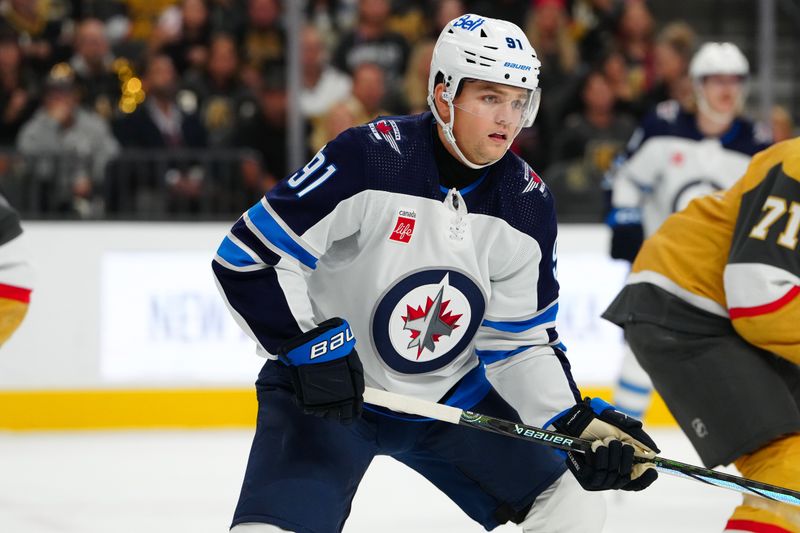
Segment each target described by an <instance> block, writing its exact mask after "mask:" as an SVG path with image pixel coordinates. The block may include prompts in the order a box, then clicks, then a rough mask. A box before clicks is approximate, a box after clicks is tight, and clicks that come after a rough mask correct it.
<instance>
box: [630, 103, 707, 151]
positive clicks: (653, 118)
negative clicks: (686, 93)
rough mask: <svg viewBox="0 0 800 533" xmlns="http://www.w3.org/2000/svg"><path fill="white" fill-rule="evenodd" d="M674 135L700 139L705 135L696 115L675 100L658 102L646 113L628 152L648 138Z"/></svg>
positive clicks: (634, 149)
mask: <svg viewBox="0 0 800 533" xmlns="http://www.w3.org/2000/svg"><path fill="white" fill-rule="evenodd" d="M662 136H672V137H683V138H685V139H696V140H700V139H702V138H703V135H702V134H701V133H700V131H699V130H698V129H697V124H696V122H695V120H694V115H693V114H691V113H689V112H687V111H686V110H684V109H683V108H682V107H681V106H680V104H679V103H678V102H676V101H675V100H667V101H666V102H661V103H660V104H658V105H657V106H656V107H655V109H653V111H651V112H650V113H648V114H647V115H645V117H644V118H643V119H642V121H641V123H640V124H639V127H638V128H637V129H636V131H635V132H634V134H633V136H632V137H631V140H630V141H629V142H628V147H627V151H628V154H632V153H633V152H635V151H636V150H638V149H639V148H640V147H641V146H642V145H643V144H644V143H645V141H647V140H648V139H651V138H653V137H662Z"/></svg>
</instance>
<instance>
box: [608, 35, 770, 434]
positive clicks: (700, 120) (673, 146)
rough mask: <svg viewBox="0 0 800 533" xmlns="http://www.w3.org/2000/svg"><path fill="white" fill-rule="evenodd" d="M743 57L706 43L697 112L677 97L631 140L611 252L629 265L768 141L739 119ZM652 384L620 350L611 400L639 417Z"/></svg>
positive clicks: (619, 181)
mask: <svg viewBox="0 0 800 533" xmlns="http://www.w3.org/2000/svg"><path fill="white" fill-rule="evenodd" d="M748 73H749V67H748V62H747V59H746V58H745V57H744V55H743V54H742V52H741V51H740V50H739V49H738V48H737V47H736V45H734V44H732V43H706V44H704V45H703V46H702V47H701V48H700V49H699V50H698V51H697V53H696V54H695V55H694V57H693V58H692V61H691V63H690V64H689V75H690V77H691V79H692V84H693V86H694V93H695V100H696V107H697V110H696V112H691V111H689V110H687V109H683V108H682V107H681V106H680V104H679V103H678V102H677V101H675V100H669V101H666V102H662V103H661V104H659V105H658V106H657V107H656V109H655V110H654V112H653V113H652V114H651V115H650V116H648V117H646V118H645V119H644V121H643V122H642V124H641V126H640V127H639V129H638V130H637V131H636V133H634V135H633V138H632V139H631V141H630V143H629V146H628V151H629V152H631V155H630V156H629V157H628V159H627V160H626V161H625V162H624V163H622V164H621V166H620V167H619V168H618V170H617V171H616V173H615V175H614V178H613V191H612V197H611V206H612V210H611V212H610V214H609V216H608V223H609V225H610V226H611V227H612V230H613V240H612V250H611V255H612V257H614V258H617V259H626V260H628V261H633V259H634V257H636V253H637V252H638V251H639V247H640V246H641V243H642V239H643V237H644V236H649V235H652V234H653V233H654V232H655V231H656V230H657V229H658V227H659V226H660V225H661V224H662V223H663V222H664V220H665V219H666V218H667V217H668V216H669V215H670V214H672V213H674V212H675V211H678V210H680V209H683V208H684V207H686V205H687V204H688V203H689V201H690V200H691V199H692V198H695V197H697V196H700V195H702V194H705V193H708V192H711V191H715V190H722V189H727V188H728V187H730V186H731V185H732V184H733V183H734V182H735V181H736V180H737V179H738V178H739V177H741V176H742V175H743V174H744V171H745V169H746V168H747V164H748V162H749V161H750V157H751V156H752V155H753V154H755V153H756V152H758V151H760V150H763V149H764V148H766V147H767V143H768V141H769V136H768V135H767V134H766V133H765V132H763V131H760V129H759V128H757V127H756V126H755V125H754V124H753V123H752V122H750V121H749V120H748V119H746V118H743V117H741V116H740V113H741V111H742V107H743V105H744V101H745V98H746V95H747V77H748ZM651 392H652V385H651V383H650V380H649V379H648V378H647V375H646V374H645V373H644V372H643V371H642V369H641V367H640V366H639V365H638V364H637V363H636V359H635V358H634V357H633V355H632V354H631V353H630V351H629V350H627V349H626V355H625V358H624V360H623V365H622V371H621V374H620V378H619V381H618V383H617V388H616V391H615V395H614V402H615V404H616V405H617V407H618V408H619V409H620V410H622V411H623V412H625V413H627V414H628V415H630V416H634V417H637V418H640V417H641V416H642V415H643V414H644V411H645V409H646V408H647V405H648V404H649V403H650V396H651Z"/></svg>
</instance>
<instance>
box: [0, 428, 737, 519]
mask: <svg viewBox="0 0 800 533" xmlns="http://www.w3.org/2000/svg"><path fill="white" fill-rule="evenodd" d="M652 433H653V436H654V438H655V440H656V442H658V444H659V446H660V447H661V449H662V455H663V456H665V457H669V458H671V459H677V460H681V461H685V462H690V463H693V464H699V460H698V458H697V455H696V454H695V453H694V451H693V450H692V449H691V447H690V445H689V442H688V440H686V438H685V437H684V436H683V435H682V434H681V433H680V432H679V431H678V430H659V431H653V432H652ZM251 435H252V432H251V431H249V430H230V431H169V432H164V431H143V432H80V433H77V432H76V433H66V432H61V433H40V432H37V433H0V532H2V533H110V532H114V533H144V532H146V533H222V532H224V531H227V530H228V524H229V521H230V517H231V514H232V511H233V507H234V505H235V503H236V498H237V496H238V493H239V487H240V483H241V477H242V474H243V472H244V466H245V461H246V458H247V453H248V450H249V447H250V439H251ZM731 471H732V470H731ZM607 498H608V502H609V513H608V514H609V517H608V521H607V523H606V527H605V529H604V531H606V532H610V533H632V532H637V533H638V532H647V533H667V532H669V533H674V532H676V531H680V532H682V533H693V532H698V533H699V532H718V531H722V529H723V526H724V524H725V521H726V518H727V517H728V515H729V514H730V512H731V511H732V509H733V508H734V507H735V506H736V505H737V503H738V502H739V500H740V497H739V495H738V494H737V493H734V492H729V491H726V490H722V489H717V488H714V487H709V486H706V485H703V484H700V483H696V482H692V481H687V480H682V479H677V478H673V477H669V476H664V475H662V476H660V478H659V480H658V481H657V482H656V483H655V484H654V485H653V486H652V487H650V488H649V489H648V490H646V491H644V492H642V493H635V494H629V493H620V492H615V493H607ZM309 512H313V508H310V509H309ZM576 512H580V511H579V510H576ZM344 531H345V532H346V533H401V532H402V533H409V532H426V533H427V532H431V533H433V532H436V533H456V532H457V533H471V532H475V533H477V532H479V531H483V528H482V527H481V526H479V525H477V524H475V523H474V522H472V521H470V520H469V519H468V518H467V517H466V516H465V515H463V514H462V513H461V511H460V510H459V509H458V508H457V507H456V506H455V504H453V503H452V502H450V500H448V499H447V497H445V496H444V495H443V494H442V493H440V492H439V491H438V490H437V489H436V488H434V487H433V485H431V484H430V483H428V482H427V481H426V480H425V479H424V478H422V477H421V476H419V475H418V474H416V473H415V472H413V471H412V470H410V469H408V468H406V467H405V466H403V465H401V464H400V463H397V462H395V461H394V460H393V459H390V458H386V457H379V458H377V459H376V460H375V461H374V462H373V464H372V466H371V467H370V470H369V471H368V472H367V475H366V477H365V478H364V481H363V483H362V484H361V487H360V489H359V492H358V493H357V494H356V498H355V502H354V504H353V511H352V514H351V516H350V520H349V521H348V523H347V525H346V526H345V529H344ZM495 531H498V532H504V533H505V532H510V531H519V529H518V528H516V527H513V526H509V525H506V526H502V527H500V528H497V529H495ZM554 533H557V532H554Z"/></svg>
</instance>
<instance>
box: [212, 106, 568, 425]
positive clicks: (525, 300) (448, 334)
mask: <svg viewBox="0 0 800 533" xmlns="http://www.w3.org/2000/svg"><path fill="white" fill-rule="evenodd" d="M434 134H435V129H434V121H433V118H432V116H431V114H430V113H425V114H422V115H416V116H411V117H397V118H393V119H383V120H378V121H376V122H375V123H371V124H368V125H365V126H360V127H357V128H352V129H350V130H348V131H346V132H344V133H343V134H341V135H340V136H339V137H337V138H336V139H335V140H334V141H332V142H331V143H329V144H328V145H327V146H326V147H325V148H323V150H322V151H320V153H318V154H317V155H316V156H315V157H314V159H313V160H312V161H311V162H310V163H309V164H308V165H306V167H304V168H303V169H301V170H299V171H298V172H296V173H295V174H293V175H292V176H290V177H289V178H287V179H286V180H284V181H282V182H281V183H280V184H279V185H278V186H276V188H275V189H273V190H272V191H271V192H270V193H269V194H267V196H266V197H265V198H264V199H263V200H262V201H261V202H260V203H258V204H256V205H255V206H253V207H252V208H251V209H250V210H248V211H247V212H246V213H245V214H244V215H243V216H242V218H241V219H240V220H239V221H238V222H237V223H236V224H235V225H234V227H233V228H232V230H231V232H230V233H229V234H228V236H227V237H226V238H225V240H224V241H223V243H222V245H221V246H220V248H219V250H218V252H217V256H216V258H215V261H214V263H213V267H214V272H215V275H216V278H217V281H218V283H219V286H220V289H221V291H222V294H223V296H224V297H225V299H226V301H227V303H228V305H229V307H230V309H231V311H232V313H233V315H234V317H235V318H236V319H237V320H238V321H239V323H240V324H241V325H242V327H243V328H244V329H245V331H247V332H248V333H249V334H250V335H251V337H252V338H253V339H254V340H255V341H256V342H257V343H258V349H259V352H260V353H261V354H262V355H265V356H267V357H274V355H273V354H275V353H276V352H277V348H278V346H280V345H281V344H282V343H283V342H285V341H286V340H288V339H290V338H292V337H294V336H296V335H298V334H300V333H301V332H305V331H308V330H310V329H312V328H314V327H315V325H316V324H318V323H320V322H321V321H323V320H325V319H328V318H332V317H342V318H344V319H346V320H347V321H348V322H349V324H350V326H351V329H352V331H353V333H354V335H355V338H356V350H357V352H358V354H359V357H360V359H361V361H362V363H363V365H364V371H365V378H366V382H367V385H369V386H373V387H378V388H382V389H385V390H389V391H393V392H398V393H402V394H407V395H411V396H415V397H419V398H425V399H429V400H435V401H438V400H440V399H442V398H443V397H445V396H446V402H447V403H449V404H451V405H457V406H459V407H462V408H468V407H471V406H472V405H474V404H475V403H476V402H477V401H478V400H480V398H482V397H483V395H485V394H486V392H487V391H488V390H489V388H490V387H492V386H493V387H494V388H495V389H496V390H497V391H498V392H499V393H500V394H501V395H502V396H503V397H504V399H505V400H506V401H508V402H509V403H510V404H511V405H512V406H513V407H514V408H515V409H517V410H518V412H520V415H521V416H522V418H523V420H525V421H526V422H528V423H531V424H544V423H545V422H547V421H548V420H549V419H550V418H552V417H553V416H554V415H555V414H557V413H559V412H561V411H562V410H564V409H566V408H569V407H571V406H572V405H574V403H575V401H576V400H578V399H579V398H580V396H579V392H578V390H577V387H576V386H575V384H574V381H573V380H572V377H571V375H570V371H569V363H568V362H567V359H566V356H565V354H564V349H563V345H562V344H561V342H560V340H559V338H558V334H557V333H556V329H555V322H556V314H557V312H558V283H557V281H556V277H555V264H556V258H555V241H556V220H555V211H554V208H553V199H552V195H551V194H550V192H549V190H548V189H547V187H546V186H545V184H544V182H542V180H541V179H540V178H539V177H538V176H537V175H536V174H535V173H534V172H533V171H532V170H531V169H530V167H529V166H528V165H527V164H526V163H525V162H523V161H522V160H521V159H519V158H518V157H517V156H515V155H513V154H512V153H507V154H506V155H505V156H504V157H503V158H502V159H501V160H500V161H498V162H497V163H495V164H493V165H491V166H490V167H487V169H486V172H485V173H484V174H483V175H482V177H481V178H480V179H479V180H477V181H476V182H475V183H473V184H472V185H470V186H468V187H466V188H464V189H462V190H460V191H456V190H455V189H452V190H449V191H448V190H446V189H443V188H442V187H441V186H440V185H439V176H438V170H437V168H436V163H435V159H434V155H433V135H434Z"/></svg>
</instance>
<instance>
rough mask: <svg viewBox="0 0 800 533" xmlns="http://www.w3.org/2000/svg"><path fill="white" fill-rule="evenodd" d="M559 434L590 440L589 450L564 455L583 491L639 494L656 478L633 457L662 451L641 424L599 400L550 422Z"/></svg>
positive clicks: (588, 400)
mask: <svg viewBox="0 0 800 533" xmlns="http://www.w3.org/2000/svg"><path fill="white" fill-rule="evenodd" d="M553 426H555V427H556V429H558V431H560V432H562V433H566V434H567V435H572V436H573V437H580V438H582V439H587V440H590V441H592V443H593V444H592V451H590V452H587V453H579V452H567V467H568V468H569V469H570V471H572V473H573V474H574V475H575V478H576V479H577V480H578V482H579V483H580V484H581V486H582V487H583V488H584V489H585V490H592V491H594V490H608V489H621V490H632V491H639V490H642V489H645V488H647V487H649V486H650V484H651V483H653V481H655V480H656V478H657V477H658V472H656V471H655V469H654V468H653V465H652V464H649V463H634V462H633V454H634V452H636V453H637V454H638V455H643V456H646V457H654V456H655V455H656V453H658V452H660V451H661V450H659V449H658V447H657V446H656V443H655V442H653V439H652V438H650V436H649V435H648V434H647V433H645V432H644V430H643V429H642V423H641V422H640V421H639V420H636V419H635V418H631V417H629V416H627V415H625V414H623V413H620V412H619V411H617V410H616V409H614V406H613V405H611V404H609V403H606V402H604V401H603V400H601V399H600V398H586V399H585V400H584V401H583V402H581V403H578V404H575V406H573V407H572V408H570V409H569V410H567V411H566V412H564V414H562V415H561V416H560V417H559V418H558V419H556V420H555V421H554V422H553Z"/></svg>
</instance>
